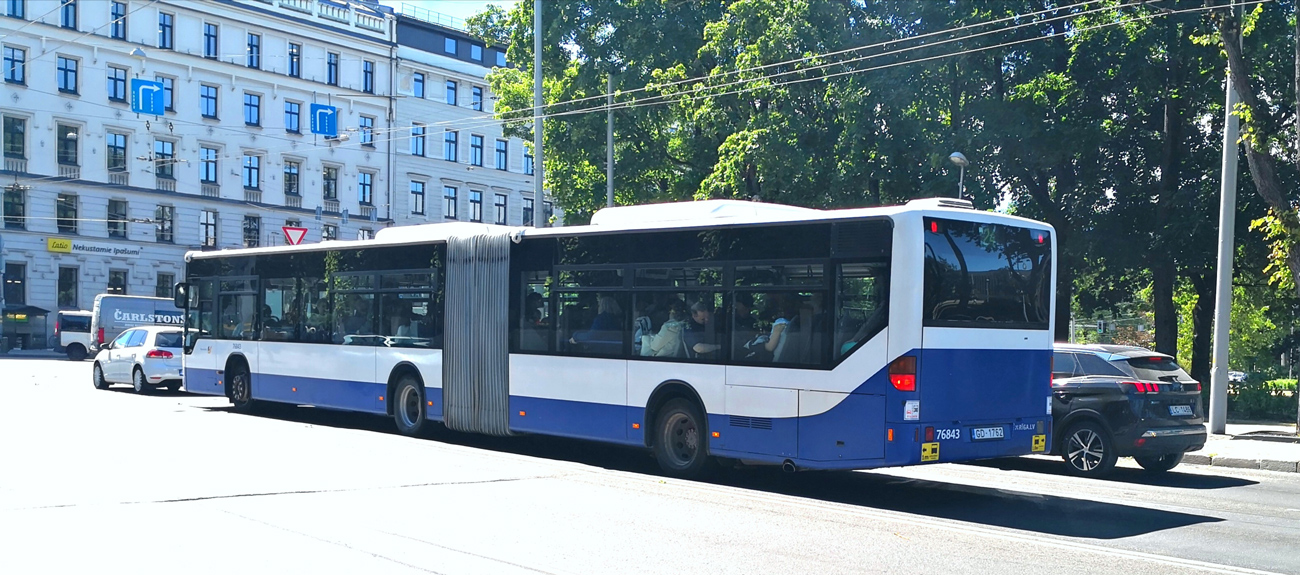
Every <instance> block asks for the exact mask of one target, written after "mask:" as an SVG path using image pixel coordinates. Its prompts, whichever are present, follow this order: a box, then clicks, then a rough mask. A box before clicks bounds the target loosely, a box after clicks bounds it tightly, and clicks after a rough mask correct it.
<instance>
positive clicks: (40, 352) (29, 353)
mask: <svg viewBox="0 0 1300 575" xmlns="http://www.w3.org/2000/svg"><path fill="white" fill-rule="evenodd" d="M6 357H28V358H41V359H60V358H62V359H67V358H68V356H67V355H65V354H62V353H59V352H57V351H54V350H52V349H11V350H9V353H0V359H4V358H6Z"/></svg>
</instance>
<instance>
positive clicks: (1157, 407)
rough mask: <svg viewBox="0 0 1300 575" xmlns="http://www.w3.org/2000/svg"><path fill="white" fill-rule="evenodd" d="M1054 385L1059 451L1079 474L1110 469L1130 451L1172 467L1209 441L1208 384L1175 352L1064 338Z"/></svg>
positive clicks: (1155, 466) (1152, 466)
mask: <svg viewBox="0 0 1300 575" xmlns="http://www.w3.org/2000/svg"><path fill="white" fill-rule="evenodd" d="M1052 392H1053V394H1052V395H1053V397H1052V429H1053V431H1055V432H1056V433H1055V434H1054V436H1055V437H1054V440H1055V442H1056V444H1055V445H1054V446H1053V449H1052V452H1053V453H1055V454H1058V455H1060V456H1061V457H1062V458H1064V459H1065V463H1066V469H1067V470H1068V471H1069V472H1070V473H1071V474H1073V475H1080V476H1089V477H1096V476H1101V475H1105V474H1106V473H1108V472H1110V470H1111V469H1112V468H1113V467H1114V466H1115V461H1116V460H1117V459H1118V458H1120V457H1129V456H1132V457H1133V458H1134V459H1136V460H1137V462H1138V465H1141V466H1142V467H1143V468H1144V469H1147V470H1148V471H1153V472H1162V471H1168V470H1170V469H1173V468H1174V466H1176V465H1178V463H1179V462H1181V461H1182V460H1183V453H1185V452H1188V451H1195V450H1197V449H1200V448H1201V447H1203V446H1204V445H1205V425H1204V424H1205V421H1204V419H1203V417H1204V411H1203V410H1202V408H1201V384H1200V383H1199V382H1197V381H1196V380H1194V379H1192V377H1191V376H1190V375H1187V372H1185V371H1183V369H1182V368H1181V367H1178V363H1176V362H1175V361H1174V358H1172V357H1170V356H1168V355H1165V354H1162V353H1156V352H1154V351H1151V350H1148V349H1143V348H1140V347H1128V346H1118V345H1071V344H1060V343H1058V344H1056V345H1055V353H1053V357H1052Z"/></svg>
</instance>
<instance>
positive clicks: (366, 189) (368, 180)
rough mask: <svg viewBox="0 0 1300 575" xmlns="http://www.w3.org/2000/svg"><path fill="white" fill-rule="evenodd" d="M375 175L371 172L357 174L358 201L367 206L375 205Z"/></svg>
mask: <svg viewBox="0 0 1300 575" xmlns="http://www.w3.org/2000/svg"><path fill="white" fill-rule="evenodd" d="M374 180H375V175H374V174H372V173H370V172H357V201H358V202H360V203H363V204H366V205H372V204H373V203H374Z"/></svg>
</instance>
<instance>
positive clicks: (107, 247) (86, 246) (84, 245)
mask: <svg viewBox="0 0 1300 575" xmlns="http://www.w3.org/2000/svg"><path fill="white" fill-rule="evenodd" d="M45 249H46V251H50V252H54V253H60V254H84V255H92V256H112V257H119V258H121V257H127V258H135V257H140V255H141V254H143V253H144V248H142V247H140V246H123V245H117V244H105V243H96V242H83V241H81V240H73V239H69V238H46V240H45Z"/></svg>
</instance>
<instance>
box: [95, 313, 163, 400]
mask: <svg viewBox="0 0 1300 575" xmlns="http://www.w3.org/2000/svg"><path fill="white" fill-rule="evenodd" d="M102 347H103V349H100V350H99V353H98V354H97V355H96V356H95V367H94V368H93V370H92V377H93V382H94V384H95V389H108V387H109V386H110V385H112V384H114V383H129V384H131V385H132V386H133V387H135V392H136V393H145V392H148V391H149V390H151V389H154V388H156V387H166V388H167V389H168V390H170V391H176V390H178V389H180V388H181V329H180V328H177V327H166V326H144V327H137V328H133V329H128V330H126V331H124V332H122V334H121V335H119V336H117V339H114V340H113V341H111V342H109V343H107V344H105V345H104V346H102Z"/></svg>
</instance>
